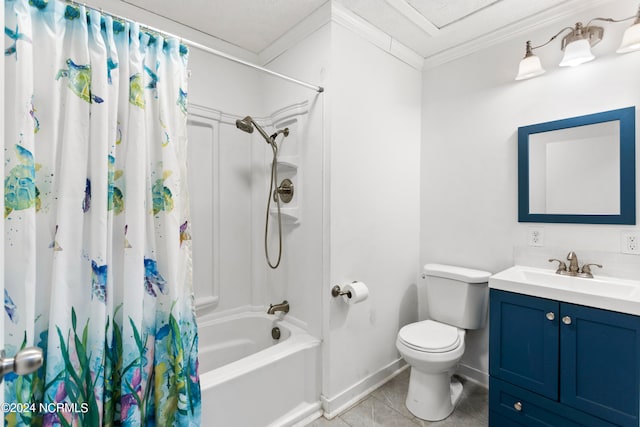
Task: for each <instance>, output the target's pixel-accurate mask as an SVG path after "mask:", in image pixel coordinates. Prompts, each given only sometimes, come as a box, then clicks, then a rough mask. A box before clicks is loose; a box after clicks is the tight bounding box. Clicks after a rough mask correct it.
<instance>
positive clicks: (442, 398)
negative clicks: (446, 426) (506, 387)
mask: <svg viewBox="0 0 640 427" xmlns="http://www.w3.org/2000/svg"><path fill="white" fill-rule="evenodd" d="M489 276H491V273H488V272H486V271H480V270H472V269H469V268H463V267H455V266H451V265H443V264H426V265H425V266H424V274H423V276H422V277H423V278H424V279H425V280H421V281H420V283H419V284H418V301H419V303H418V306H419V307H418V308H419V310H420V316H419V318H420V319H425V315H426V314H427V313H428V319H427V320H421V321H419V322H415V323H411V324H409V325H406V326H404V327H403V328H402V329H400V332H398V338H397V340H396V347H397V348H398V351H399V352H400V354H401V355H402V357H403V358H404V360H405V361H406V362H407V363H408V364H409V365H411V377H410V380H409V392H408V394H407V401H406V405H407V408H408V409H409V411H411V413H413V414H414V415H415V416H416V417H418V418H421V419H423V420H428V421H438V420H442V419H444V418H447V417H448V416H449V415H450V414H451V413H452V412H453V409H454V407H455V405H456V403H457V402H458V399H459V398H460V396H461V394H462V384H460V382H459V381H456V380H453V381H452V378H451V376H452V375H453V373H454V370H455V368H456V366H457V364H458V362H459V361H460V359H461V358H462V355H463V354H464V348H465V347H464V336H465V330H466V329H479V328H482V327H484V325H485V323H486V318H487V308H488V304H489V290H488V286H487V284H488V281H489ZM425 307H426V308H427V310H426V312H425V310H424V309H425Z"/></svg>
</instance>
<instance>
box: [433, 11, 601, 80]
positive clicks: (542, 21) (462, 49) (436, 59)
mask: <svg viewBox="0 0 640 427" xmlns="http://www.w3.org/2000/svg"><path fill="white" fill-rule="evenodd" d="M610 2H611V0H573V1H568V2H565V3H562V4H560V5H558V6H555V7H552V8H549V9H547V10H545V11H543V12H540V13H538V14H536V15H533V16H530V17H528V18H525V19H522V20H520V21H518V22H515V23H513V24H509V25H507V26H505V27H503V28H501V29H499V30H497V31H494V32H491V33H489V34H485V35H484V36H480V37H477V38H476V39H474V40H473V41H470V42H464V43H461V44H459V45H457V46H453V47H449V48H445V49H444V50H442V51H441V52H438V53H435V54H433V55H429V56H427V57H426V58H424V63H423V67H422V68H423V70H427V69H430V68H435V67H437V66H439V65H443V64H445V63H447V62H451V61H454V60H456V59H459V58H462V57H464V56H467V55H471V54H473V53H475V52H477V51H479V50H482V49H486V48H488V47H490V46H494V45H496V44H499V43H502V42H504V41H507V40H510V39H513V38H515V37H518V36H520V35H522V34H526V33H530V32H531V31H533V30H534V29H536V28H540V27H544V26H546V25H551V24H554V23H556V22H558V21H561V20H563V19H566V18H568V17H571V16H575V15H576V14H578V13H580V12H583V11H585V10H588V9H591V8H593V7H596V6H600V5H603V4H606V3H610Z"/></svg>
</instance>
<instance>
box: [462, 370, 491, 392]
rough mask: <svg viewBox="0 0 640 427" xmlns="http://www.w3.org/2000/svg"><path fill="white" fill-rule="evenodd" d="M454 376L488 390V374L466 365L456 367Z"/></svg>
mask: <svg viewBox="0 0 640 427" xmlns="http://www.w3.org/2000/svg"><path fill="white" fill-rule="evenodd" d="M456 374H458V375H460V376H461V377H464V378H467V379H469V380H471V381H473V382H476V383H478V384H480V385H481V386H484V387H486V388H489V374H488V373H486V372H483V371H481V370H479V369H477V368H473V367H471V366H467V365H462V364H461V365H458V369H456Z"/></svg>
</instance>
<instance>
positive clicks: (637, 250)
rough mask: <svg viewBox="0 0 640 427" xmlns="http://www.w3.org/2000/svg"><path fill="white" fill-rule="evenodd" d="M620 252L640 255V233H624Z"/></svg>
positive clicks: (621, 237)
mask: <svg viewBox="0 0 640 427" xmlns="http://www.w3.org/2000/svg"><path fill="white" fill-rule="evenodd" d="M620 252H622V253H623V254H631V255H640V233H630V232H623V233H622V234H621V235H620Z"/></svg>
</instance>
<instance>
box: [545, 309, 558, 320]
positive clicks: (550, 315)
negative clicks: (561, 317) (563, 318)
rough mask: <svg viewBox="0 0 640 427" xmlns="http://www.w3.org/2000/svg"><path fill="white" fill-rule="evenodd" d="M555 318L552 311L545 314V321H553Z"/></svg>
mask: <svg viewBox="0 0 640 427" xmlns="http://www.w3.org/2000/svg"><path fill="white" fill-rule="evenodd" d="M555 318H556V315H555V313H554V312H553V311H550V312H548V313H547V319H549V320H553V319H555Z"/></svg>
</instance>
